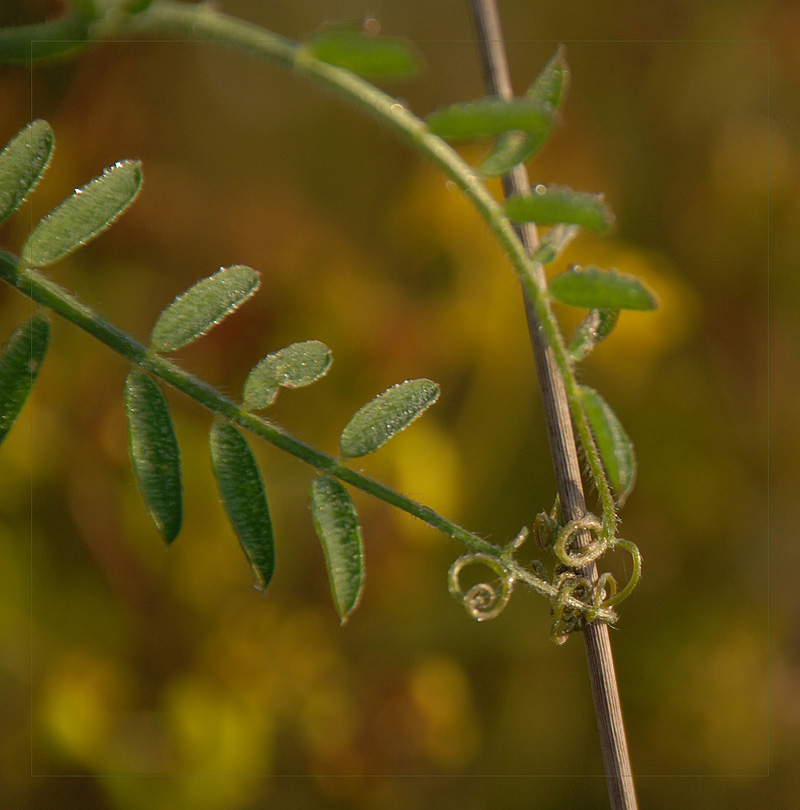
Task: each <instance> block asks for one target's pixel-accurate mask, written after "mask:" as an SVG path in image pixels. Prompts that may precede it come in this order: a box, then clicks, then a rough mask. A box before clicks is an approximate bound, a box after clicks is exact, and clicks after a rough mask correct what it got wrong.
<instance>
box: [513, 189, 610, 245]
mask: <svg viewBox="0 0 800 810" xmlns="http://www.w3.org/2000/svg"><path fill="white" fill-rule="evenodd" d="M505 212H506V216H508V217H509V218H510V219H513V220H514V221H515V222H536V223H539V224H540V225H556V224H558V223H564V224H565V225H580V226H581V227H583V228H586V229H587V230H589V231H594V232H595V233H605V232H606V231H607V230H608V229H609V228H610V227H611V225H612V224H613V222H614V215H613V214H612V213H611V209H610V208H609V207H608V205H607V204H606V201H605V198H604V197H603V195H602V194H589V193H588V192H585V191H573V190H572V189H571V188H570V187H569V186H556V185H554V186H543V185H538V186H536V187H535V188H534V189H533V191H530V192H528V193H526V194H514V195H512V196H511V197H509V198H508V199H507V200H506V203H505Z"/></svg>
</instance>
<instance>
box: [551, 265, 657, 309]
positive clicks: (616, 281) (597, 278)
mask: <svg viewBox="0 0 800 810" xmlns="http://www.w3.org/2000/svg"><path fill="white" fill-rule="evenodd" d="M549 290H550V295H551V297H552V298H555V300H556V301H560V302H561V303H562V304H569V305H570V306H573V307H586V308H587V309H636V310H648V309H655V308H656V307H657V306H658V302H657V301H656V297H655V295H654V294H653V293H652V292H651V291H650V290H649V289H648V288H647V287H646V286H645V284H644V282H642V281H640V280H639V279H638V278H636V277H635V276H631V275H628V274H627V273H620V272H619V270H601V269H600V268H598V267H594V266H592V265H590V266H589V267H585V268H584V267H581V266H580V265H573V266H572V267H571V268H570V269H569V270H565V271H564V272H563V273H559V274H558V275H556V276H553V278H552V279H551V280H550V286H549Z"/></svg>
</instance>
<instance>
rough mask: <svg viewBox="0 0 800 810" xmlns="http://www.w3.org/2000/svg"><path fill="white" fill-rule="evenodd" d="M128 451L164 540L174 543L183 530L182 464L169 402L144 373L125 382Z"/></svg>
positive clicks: (136, 372)
mask: <svg viewBox="0 0 800 810" xmlns="http://www.w3.org/2000/svg"><path fill="white" fill-rule="evenodd" d="M125 411H126V414H127V417H128V451H129V453H130V457H131V464H132V465H133V470H134V472H135V473H136V480H137V482H138V484H139V490H140V491H141V493H142V497H143V498H144V502H145V504H146V505H147V509H148V511H149V512H150V516H151V517H152V518H153V522H154V523H155V524H156V527H157V528H158V531H159V532H161V535H162V537H163V538H164V539H165V540H166V541H167V543H171V542H172V541H173V540H174V539H175V538H176V537H177V536H178V532H179V531H180V529H181V521H182V515H183V509H182V506H181V462H180V452H179V450H178V441H177V439H176V438H175V429H174V428H173V426H172V419H171V418H170V415H169V409H168V408H167V401H166V400H165V399H164V395H163V394H162V393H161V390H160V389H159V387H158V386H157V385H156V383H155V382H154V381H153V380H151V379H150V377H148V376H147V374H145V373H144V372H143V371H140V370H139V369H136V368H134V369H131V372H130V373H129V374H128V378H127V379H126V380H125Z"/></svg>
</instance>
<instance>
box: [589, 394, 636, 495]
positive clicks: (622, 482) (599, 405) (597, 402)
mask: <svg viewBox="0 0 800 810" xmlns="http://www.w3.org/2000/svg"><path fill="white" fill-rule="evenodd" d="M580 391H581V398H582V400H583V407H584V410H585V411H586V417H587V419H588V420H589V425H590V426H591V428H592V433H593V434H594V438H595V441H596V442H597V450H598V452H599V453H600V458H601V460H602V462H603V466H604V467H605V469H606V474H607V475H608V481H609V483H610V484H611V489H612V490H613V491H614V495H615V497H616V501H617V503H618V504H619V505H620V506H622V505H623V504H624V503H625V501H626V499H627V498H628V495H630V494H631V490H632V489H633V485H634V483H635V482H636V451H635V450H634V447H633V442H632V441H631V440H630V438H629V437H628V434H627V433H626V432H625V428H623V427H622V424H621V423H620V421H619V419H618V418H617V415H616V414H615V413H614V411H612V410H611V408H610V407H609V405H608V403H607V402H606V401H605V400H604V399H603V398H602V397H601V396H600V394H598V393H597V391H595V390H594V389H593V388H590V387H589V386H588V385H582V386H580Z"/></svg>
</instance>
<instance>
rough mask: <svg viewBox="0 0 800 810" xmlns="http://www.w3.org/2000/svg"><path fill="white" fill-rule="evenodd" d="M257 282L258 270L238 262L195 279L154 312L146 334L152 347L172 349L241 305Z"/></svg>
mask: <svg viewBox="0 0 800 810" xmlns="http://www.w3.org/2000/svg"><path fill="white" fill-rule="evenodd" d="M258 284H259V278H258V273H256V271H255V270H252V269H251V268H249V267H246V266H245V265H241V264H237V265H234V266H233V267H227V268H221V269H220V270H219V271H217V272H216V273H214V275H213V276H209V277H208V278H204V279H202V280H201V281H198V282H197V283H196V284H195V285H193V286H192V287H190V288H189V289H188V290H187V291H186V292H185V293H183V295H179V296H178V297H177V298H176V299H175V300H174V301H173V302H172V303H171V304H170V305H169V306H168V307H167V308H166V309H165V310H164V311H163V312H162V313H161V315H159V316H158V320H157V321H156V325H155V326H154V327H153V332H152V334H151V335H150V344H151V347H152V349H153V351H155V352H173V351H175V350H176V349H180V348H181V347H182V346H185V345H186V344H187V343H191V342H192V341H193V340H195V339H196V338H198V337H200V335H202V334H205V333H206V332H207V331H208V330H209V329H211V327H212V326H214V325H215V324H217V323H219V322H220V321H221V320H222V319H223V318H224V317H226V316H227V315H229V314H230V313H231V312H233V311H234V310H235V309H237V308H238V307H239V306H241V305H242V304H243V303H244V302H245V301H246V300H247V299H248V298H249V297H250V296H251V295H252V294H253V293H254V292H255V291H256V290H257V289H258Z"/></svg>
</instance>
